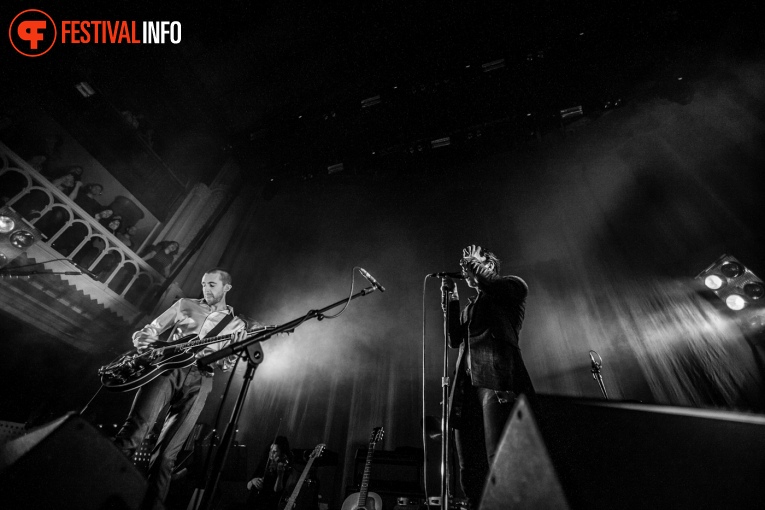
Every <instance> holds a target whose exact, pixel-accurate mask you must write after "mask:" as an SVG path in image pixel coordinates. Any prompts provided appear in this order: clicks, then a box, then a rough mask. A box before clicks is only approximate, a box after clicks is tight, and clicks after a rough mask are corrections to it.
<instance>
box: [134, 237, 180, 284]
mask: <svg viewBox="0 0 765 510" xmlns="http://www.w3.org/2000/svg"><path fill="white" fill-rule="evenodd" d="M178 248H180V245H179V244H178V243H176V242H175V241H162V242H160V243H157V244H155V245H154V246H152V247H151V249H150V250H149V252H148V253H147V254H146V255H144V257H143V258H144V260H146V263H147V264H149V265H150V266H151V267H153V268H154V269H156V270H157V271H158V272H159V273H161V274H162V275H164V276H167V275H168V274H169V273H170V266H172V265H173V261H174V260H175V257H176V255H178Z"/></svg>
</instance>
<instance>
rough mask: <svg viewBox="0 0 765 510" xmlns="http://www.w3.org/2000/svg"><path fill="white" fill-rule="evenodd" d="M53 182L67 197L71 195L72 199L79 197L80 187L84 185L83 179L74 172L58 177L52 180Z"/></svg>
mask: <svg viewBox="0 0 765 510" xmlns="http://www.w3.org/2000/svg"><path fill="white" fill-rule="evenodd" d="M51 184H53V185H54V186H55V187H56V188H58V189H59V190H60V191H61V192H62V193H64V194H65V195H66V196H67V197H69V199H70V200H74V199H76V198H77V194H78V193H79V191H80V187H81V186H82V181H78V180H77V179H76V178H75V176H74V174H72V173H67V174H64V175H62V176H61V177H57V178H55V179H53V180H52V181H51Z"/></svg>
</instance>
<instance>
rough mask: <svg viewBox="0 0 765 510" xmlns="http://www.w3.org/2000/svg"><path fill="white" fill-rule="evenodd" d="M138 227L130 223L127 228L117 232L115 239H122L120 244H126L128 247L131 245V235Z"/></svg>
mask: <svg viewBox="0 0 765 510" xmlns="http://www.w3.org/2000/svg"><path fill="white" fill-rule="evenodd" d="M137 230H138V229H137V228H136V227H135V225H130V226H129V227H127V228H123V229H122V230H120V231H119V232H117V239H119V240H120V241H122V244H124V245H125V246H127V247H128V248H132V247H133V236H134V235H135V233H136V231H137Z"/></svg>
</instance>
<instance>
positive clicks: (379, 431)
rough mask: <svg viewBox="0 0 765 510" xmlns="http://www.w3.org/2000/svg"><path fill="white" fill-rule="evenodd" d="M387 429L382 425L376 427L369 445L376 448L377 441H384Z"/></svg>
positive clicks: (370, 437)
mask: <svg viewBox="0 0 765 510" xmlns="http://www.w3.org/2000/svg"><path fill="white" fill-rule="evenodd" d="M384 433H385V431H384V430H383V428H382V427H375V428H373V429H372V435H370V436H369V447H370V448H374V447H375V445H376V444H377V443H379V442H380V441H382V438H383V434H384Z"/></svg>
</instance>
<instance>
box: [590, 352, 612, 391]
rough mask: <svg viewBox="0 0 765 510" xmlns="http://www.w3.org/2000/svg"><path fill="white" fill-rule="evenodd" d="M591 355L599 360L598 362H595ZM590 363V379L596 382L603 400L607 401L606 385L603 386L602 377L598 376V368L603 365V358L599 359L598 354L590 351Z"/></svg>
mask: <svg viewBox="0 0 765 510" xmlns="http://www.w3.org/2000/svg"><path fill="white" fill-rule="evenodd" d="M593 354H595V355H596V356H597V357H598V359H599V360H600V361H599V362H598V361H595V356H593ZM590 361H591V363H592V368H590V372H592V378H593V379H595V381H597V383H598V386H600V392H601V393H603V398H605V399H606V400H608V393H606V385H605V384H603V376H602V375H600V367H601V366H602V365H603V358H601V357H600V354H598V353H597V352H595V351H590Z"/></svg>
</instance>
